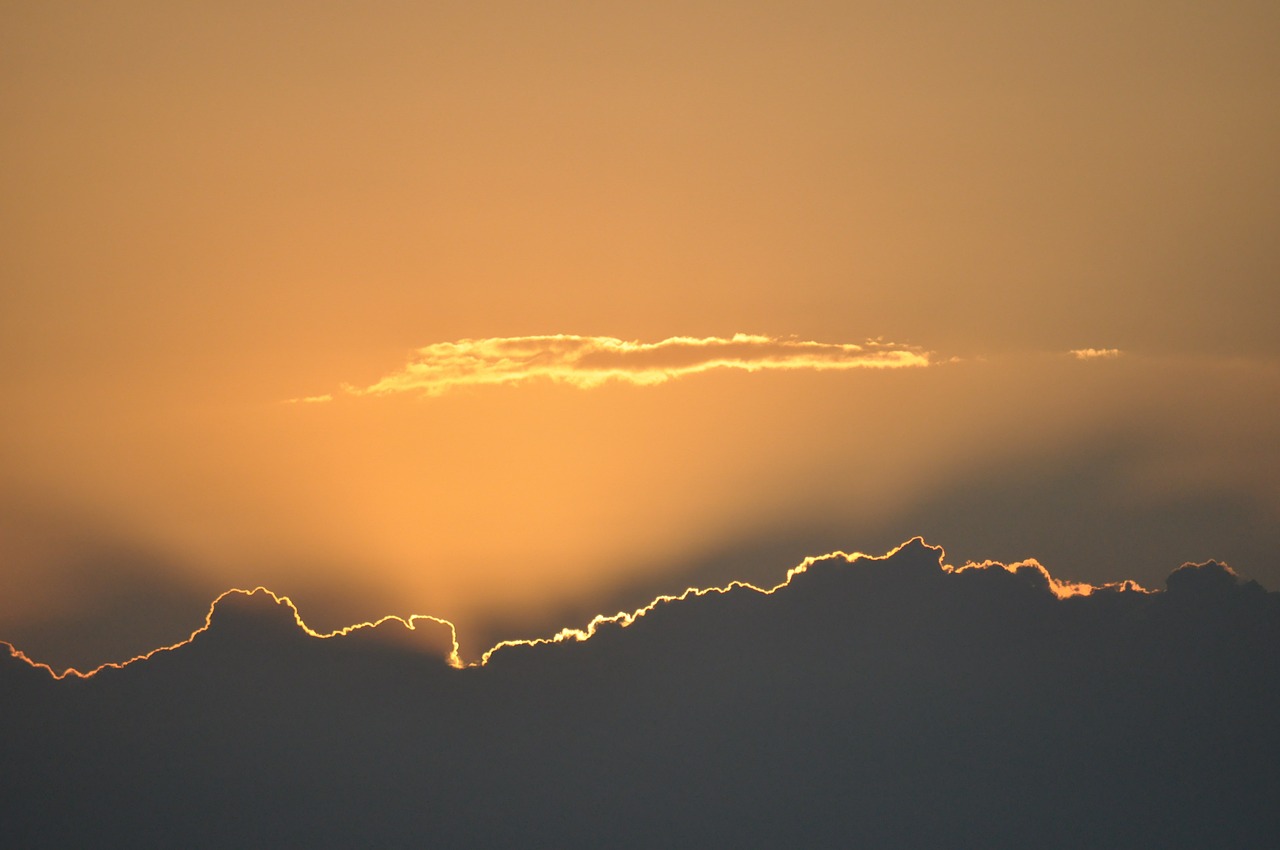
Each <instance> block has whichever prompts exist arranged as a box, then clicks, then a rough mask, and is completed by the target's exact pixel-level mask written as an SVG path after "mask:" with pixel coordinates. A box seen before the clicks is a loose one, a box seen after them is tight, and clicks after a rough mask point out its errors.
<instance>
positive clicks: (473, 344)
mask: <svg viewBox="0 0 1280 850" xmlns="http://www.w3.org/2000/svg"><path fill="white" fill-rule="evenodd" d="M927 365H929V355H928V353H927V352H924V351H921V350H920V349H918V348H915V347H913V346H907V345H897V344H894V343H884V342H866V343H862V344H853V343H825V342H808V341H803V340H797V339H776V338H774V337H769V336H759V335H753V334H734V336H733V337H732V338H730V339H725V338H722V337H705V338H701V339H699V338H696V337H671V338H670V339H664V340H662V341H661V342H652V343H646V342H636V341H626V340H621V339H617V338H614V337H607V336H574V335H568V334H557V335H554V336H521V337H496V338H492V339H464V340H459V341H458V342H440V343H435V344H434V345H428V346H426V347H424V348H420V349H418V350H417V352H416V353H415V357H414V359H412V360H411V361H410V362H409V363H407V364H405V366H404V367H403V368H402V369H400V370H399V371H397V372H395V373H393V374H390V375H388V376H386V377H385V378H383V379H382V380H380V381H378V382H377V383H375V384H372V385H370V386H368V387H364V388H359V387H347V388H346V389H347V390H348V391H349V392H351V393H353V394H356V395H387V394H391V393H403V392H422V393H426V394H427V395H439V394H441V393H443V392H446V391H448V390H451V389H453V388H455V387H463V386H478V385H486V384H519V383H524V382H526V381H533V380H548V381H555V382H558V383H563V384H570V385H572V386H575V387H580V388H582V389H591V388H593V387H598V386H600V385H601V384H604V383H606V382H607V381H611V380H614V381H624V382H626V383H631V384H638V385H642V386H650V385H653V384H661V383H664V382H666V381H670V380H673V379H675V378H680V377H683V376H685V375H693V374H697V373H699V372H709V371H711V370H712V369H740V370H743V371H746V372H759V371H764V370H796V369H803V370H813V371H833V370H843V369H888V368H900V367H906V366H927Z"/></svg>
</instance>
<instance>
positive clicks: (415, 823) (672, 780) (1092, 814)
mask: <svg viewBox="0 0 1280 850" xmlns="http://www.w3.org/2000/svg"><path fill="white" fill-rule="evenodd" d="M943 558H944V556H943V552H942V550H941V549H938V548H935V547H930V546H928V545H926V544H925V543H924V542H923V541H922V540H919V539H918V538H917V539H915V540H912V541H909V542H908V543H906V544H904V545H903V546H901V547H899V548H898V549H896V550H894V551H893V552H891V553H889V554H888V555H886V556H884V557H869V556H866V555H857V554H854V555H846V554H842V553H834V554H832V555H828V556H824V557H819V558H808V559H806V560H805V561H804V563H802V564H801V565H800V566H798V567H796V568H794V569H792V570H791V571H789V572H788V573H787V574H786V576H785V580H784V581H782V583H781V584H779V585H777V586H776V587H774V588H772V589H770V590H762V589H760V588H755V587H751V586H748V585H743V584H732V585H730V586H727V587H724V588H718V589H714V588H713V589H710V590H705V591H693V590H691V591H688V592H686V593H684V594H681V595H680V596H678V597H668V598H666V599H662V600H658V601H656V602H655V603H653V604H652V605H649V606H647V607H646V608H644V609H642V610H640V611H637V612H635V613H633V614H631V615H618V616H615V617H607V618H598V619H597V620H595V621H593V622H592V623H591V624H590V625H589V626H588V627H587V628H586V629H582V630H571V631H566V632H564V633H562V634H561V635H559V636H557V637H556V638H554V639H549V640H546V641H526V642H521V643H518V644H508V645H504V646H502V647H500V648H498V649H497V650H496V651H495V652H494V653H492V655H491V656H490V659H489V662H488V663H486V664H483V665H476V664H473V665H470V666H468V667H466V668H465V669H453V668H451V667H450V666H449V665H447V664H445V663H442V660H441V658H440V657H439V656H438V655H437V656H435V657H432V656H431V655H430V654H429V653H423V652H421V651H418V650H416V649H413V648H409V647H405V646H404V645H403V644H402V643H401V639H402V638H404V637H406V635H405V634H402V633H404V632H406V626H411V625H417V626H418V627H419V628H420V627H421V626H423V625H425V626H428V627H429V628H430V629H431V630H434V631H435V632H437V633H438V634H437V637H443V638H445V639H446V640H447V639H448V635H449V630H448V628H447V624H444V623H442V622H439V621H429V622H426V623H415V621H414V620H413V619H412V618H410V620H408V621H405V620H399V621H395V620H389V621H385V622H382V623H380V624H367V625H364V626H361V627H358V628H356V629H352V630H347V631H345V632H336V633H332V634H330V635H327V636H326V635H320V634H318V633H315V632H313V631H311V630H310V629H308V628H307V627H306V626H305V625H304V624H303V622H302V620H301V618H300V617H299V616H298V612H297V611H296V609H295V608H294V607H293V606H292V604H291V603H289V602H288V600H287V599H286V598H284V597H278V596H275V595H273V594H270V593H268V592H266V591H263V590H258V591H254V592H245V591H239V592H235V591H233V592H230V593H228V594H226V595H224V597H222V598H221V599H220V600H219V601H218V602H217V603H216V604H215V606H214V608H213V610H212V611H211V612H210V616H209V618H208V619H207V621H206V624H205V626H204V627H203V628H202V629H200V630H197V632H196V633H195V634H193V636H192V638H191V640H189V641H187V642H185V643H184V644H182V645H179V646H175V647H173V648H171V649H170V650H169V651H163V652H157V653H155V654H154V655H152V656H151V657H150V658H148V659H146V660H139V661H136V662H134V663H131V664H127V665H123V666H121V667H108V668H105V669H103V670H102V671H100V672H99V673H98V674H96V675H94V676H92V677H91V679H92V681H91V682H86V681H83V680H82V679H80V678H79V677H75V676H70V677H67V678H66V679H64V680H62V681H56V680H55V679H54V678H53V677H52V676H49V675H47V672H46V671H42V670H40V669H38V668H35V667H33V666H31V665H30V664H29V663H23V662H24V661H25V659H23V658H21V656H20V655H18V654H16V653H11V654H10V655H9V657H4V654H3V653H0V692H2V693H4V695H5V723H4V724H3V725H0V754H3V757H4V761H5V765H6V771H5V772H4V773H5V776H6V777H12V779H11V780H5V779H2V778H0V787H2V788H3V790H4V793H3V794H0V819H3V822H4V824H5V835H6V838H8V839H10V840H11V842H12V843H14V844H16V845H22V846H86V845H90V844H111V845H112V846H115V845H119V846H137V845H163V846H192V845H193V844H199V845H202V846H205V845H207V846H255V845H258V844H262V843H264V842H265V843H282V842H283V843H287V844H291V845H292V844H297V845H299V846H308V847H339V846H351V845H357V846H371V845H386V846H414V845H418V844H423V843H436V844H440V845H443V846H495V847H501V846H523V845H538V846H556V847H589V846H601V845H605V844H608V845H609V846H617V847H637V848H639V847H653V846H681V847H688V846H702V845H705V844H709V843H711V844H716V845H723V846H733V847H783V846H804V847H849V846H870V847H903V846H905V847H932V846H983V847H997V848H1014V847H1018V848H1021V847H1028V846H1037V847H1041V846H1052V847H1101V846H1114V847H1131V846H1161V847H1202V846H1211V845H1222V844H1224V843H1225V844H1228V845H1230V846H1237V847H1246V846H1249V847H1252V846H1259V847H1260V846H1270V845H1271V844H1273V843H1274V837H1275V834H1276V831H1277V829H1280V812H1278V811H1277V810H1276V807H1275V805H1274V799H1273V798H1274V792H1275V764H1276V763H1277V761H1278V760H1280V727H1278V726H1277V725H1276V723H1275V716H1276V712H1277V711H1280V664H1278V663H1277V661H1278V660H1280V658H1278V653H1280V595H1278V594H1275V593H1268V592H1266V591H1265V590H1263V589H1262V588H1261V587H1260V586H1258V585H1256V584H1254V583H1252V582H1248V583H1243V582H1241V581H1239V580H1238V578H1237V577H1236V576H1235V575H1234V574H1233V573H1232V572H1231V571H1230V570H1229V569H1228V568H1226V567H1225V566H1223V565H1221V564H1217V563H1206V564H1200V565H1188V566H1184V567H1182V568H1181V569H1179V570H1178V571H1177V572H1175V573H1174V575H1173V576H1171V577H1170V581H1169V589H1168V590H1167V591H1160V592H1143V591H1139V590H1137V589H1136V588H1134V587H1133V586H1131V585H1117V586H1113V587H1109V588H1095V589H1093V591H1092V592H1090V593H1088V594H1086V595H1081V594H1072V593H1064V592H1063V591H1064V588H1062V587H1057V586H1055V584H1054V583H1053V581H1052V580H1051V578H1050V577H1049V575H1048V574H1047V573H1046V572H1045V571H1044V570H1043V568H1041V567H1039V566H1038V565H1037V564H1034V563H1030V562H1027V563H1024V564H1022V565H1017V564H1014V565H1012V566H1010V567H1006V566H1004V565H1002V564H996V563H987V564H983V565H972V566H967V567H964V568H958V569H956V568H951V567H948V566H946V565H945V563H944V560H943ZM388 627H390V628H391V629H392V632H393V633H394V634H395V635H397V637H396V638H393V639H391V640H381V639H380V638H379V635H378V634H377V632H378V631H379V630H380V629H383V628H388ZM325 637H328V638H331V639H316V638H325ZM364 637H368V638H370V639H369V640H364V639H363V638H364ZM332 638H339V639H332ZM1206 777H1209V778H1211V780H1212V781H1206V779H1205V778H1206ZM922 812H926V813H927V817H924V816H921V813H922Z"/></svg>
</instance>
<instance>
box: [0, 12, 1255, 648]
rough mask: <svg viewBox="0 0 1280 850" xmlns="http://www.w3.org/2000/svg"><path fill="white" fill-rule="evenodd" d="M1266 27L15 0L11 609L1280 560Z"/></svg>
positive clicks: (1112, 17)
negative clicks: (926, 554)
mask: <svg viewBox="0 0 1280 850" xmlns="http://www.w3.org/2000/svg"><path fill="white" fill-rule="evenodd" d="M1278 41H1280V9H1278V8H1277V7H1276V6H1275V4H1272V3H1263V2H1230V0H1226V1H1225V2H1220V3H1214V4H1204V3H1180V2H1162V3H1155V2H1136V0H1118V2H1117V0H1113V1H1112V2H1107V3H1092V2H1084V3H1081V2H1073V3H1069V4H1068V3H1057V2H1048V3H1037V4H1019V3H1009V2H987V3H967V4H954V3H931V2H921V3H905V4H904V3H895V4H878V3H863V2H852V3H851V2H838V3H837V2H810V3H805V2H788V3H785V4H783V3H763V2H735V3H710V2H706V3H703V2H682V3H678V4H676V3H662V2H654V3H644V4H631V3H613V2H597V3H570V2H550V3H540V4H527V3H506V2H489V3H465V4H463V3H426V2H415V3H409V2H366V3H361V4H353V3H342V2H309V3H292V2H282V3H276V4H270V6H269V7H264V6H263V4H259V3H244V2H220V3H216V4H214V3H206V2H193V3H183V4H172V3H160V2H121V3H115V4H111V5H110V6H109V7H108V6H104V5H102V4H88V3H78V2H68V3H48V4H38V5H34V6H33V5H31V4H22V3H16V2H2V3H0V109H2V110H3V114H4V120H3V121H2V122H0V396H2V397H3V399H4V401H3V415H0V581H3V586H4V591H3V593H0V638H3V639H5V640H9V641H12V642H13V643H15V644H16V645H18V646H20V647H22V648H23V649H24V650H25V651H26V652H28V653H29V654H30V655H31V656H32V657H34V658H37V659H40V660H47V661H49V662H50V663H52V664H54V665H55V666H58V665H81V666H93V665H96V664H99V663H102V662H105V661H115V660H122V659H124V658H127V657H130V656H131V655H134V654H137V653H140V652H145V651H147V650H148V649H151V648H154V647H155V646H158V645H161V644H168V643H172V642H173V641H175V640H178V639H181V638H183V637H185V636H186V635H188V634H189V633H190V631H191V629H192V628H194V627H195V626H196V625H198V623H199V622H200V619H201V618H202V617H203V616H204V613H205V612H206V611H207V609H208V605H209V601H210V600H211V599H213V598H214V597H215V596H217V595H218V594H219V593H221V592H222V591H224V590H226V589H227V588H229V587H246V588H252V587H256V586H259V585H265V586H267V587H270V588H272V589H273V590H276V591H277V592H279V593H284V594H288V595H289V596H290V597H291V598H292V599H294V600H295V601H297V603H298V605H299V607H300V608H301V609H302V610H304V611H306V612H307V614H308V621H309V622H311V623H312V624H313V625H315V626H316V627H317V628H320V629H325V630H328V629H334V628H338V627H340V626H342V625H344V624H348V623H352V622H357V621H363V620H367V619H373V618H376V617H381V616H383V615H386V614H398V615H402V616H406V615H410V614H431V615H435V616H439V617H444V618H448V619H449V620H451V621H452V622H454V623H455V624H456V625H457V627H458V630H459V639H460V642H461V644H462V651H463V654H464V656H467V657H471V658H474V657H478V656H479V654H480V653H481V652H482V651H483V650H484V649H485V648H486V647H488V646H491V645H492V644H493V643H494V642H496V641H497V640H501V639H503V638H511V637H523V636H528V635H531V634H540V633H547V632H548V631H551V632H554V631H555V630H558V629H559V628H560V627H562V626H565V625H573V624H581V623H585V622H586V621H588V620H589V619H590V618H591V617H592V616H593V615H594V614H596V613H602V612H612V611H614V610H620V609H625V610H631V609H634V608H636V607H638V606H640V605H643V604H644V603H645V602H647V601H648V600H649V599H651V598H653V596H654V595H655V594H657V593H664V592H678V591H679V590H681V589H683V588H685V587H688V586H691V585H696V586H709V585H713V584H723V583H724V582H727V581H729V580H731V579H735V578H742V579H747V580H754V581H757V582H762V583H764V584H766V585H767V584H770V583H772V582H775V581H777V580H779V579H780V577H781V576H782V575H783V574H784V573H785V571H786V569H787V568H788V567H790V566H793V565H794V564H796V563H798V562H799V561H800V560H801V559H802V558H803V557H805V556H807V555H817V554H822V553H824V552H829V551H833V550H836V549H841V550H844V551H864V552H869V553H872V554H875V553H883V552H886V551H888V550H889V549H891V548H892V547H894V546H896V545H898V544H900V543H902V542H903V541H904V540H906V539H908V538H910V537H912V536H914V535H924V536H925V537H926V538H927V539H928V540H929V541H930V542H931V543H934V544H938V545H941V546H943V547H945V549H946V553H947V560H948V562H949V563H952V564H956V565H959V564H963V563H965V562H966V561H970V560H972V561H982V560H985V559H998V560H1002V561H1005V562H1008V563H1012V562H1014V561H1019V560H1023V559H1028V558H1035V559H1038V560H1039V561H1040V562H1041V563H1043V564H1044V565H1045V566H1046V567H1047V568H1048V569H1050V571H1051V572H1052V573H1053V574H1054V575H1055V576H1057V577H1059V578H1061V579H1064V580H1069V581H1084V582H1094V583H1101V582H1110V581H1118V580H1122V579H1134V580H1136V581H1138V582H1139V583H1141V584H1143V585H1147V586H1152V587H1160V586H1162V583H1163V580H1164V578H1165V577H1166V576H1167V575H1168V574H1169V573H1170V572H1171V571H1172V570H1173V569H1174V568H1176V567H1177V566H1178V565H1179V564H1181V563H1183V562H1184V561H1204V560H1207V559H1210V558H1214V559H1219V560H1222V561H1225V562H1228V563H1230V564H1231V566H1232V567H1233V568H1234V569H1235V570H1236V571H1237V572H1238V573H1239V574H1240V575H1241V576H1243V577H1245V578H1252V579H1256V580H1258V581H1259V582H1261V583H1262V584H1263V585H1265V586H1267V587H1269V588H1273V589H1274V588H1277V587H1280V562H1278V561H1277V560H1276V557H1275V554H1274V553H1275V552H1276V551H1277V549H1278V548H1280V479H1278V478H1277V473H1276V470H1278V469H1280V456H1278V453H1280V449H1277V447H1278V446H1280V409H1278V408H1277V405H1276V404H1275V402H1274V400H1275V399H1276V398H1278V397H1280V337H1278V336H1277V334H1276V333H1275V331H1274V323H1275V317H1276V316H1280V286H1277V281H1278V280H1280V248H1277V247H1276V242H1275V239H1274V222H1276V221H1277V220H1280V158H1277V157H1276V155H1275V151H1277V150H1280V55H1278V54H1277V52H1276V51H1275V49H1274V45H1275V44H1276V43H1277V42H1278Z"/></svg>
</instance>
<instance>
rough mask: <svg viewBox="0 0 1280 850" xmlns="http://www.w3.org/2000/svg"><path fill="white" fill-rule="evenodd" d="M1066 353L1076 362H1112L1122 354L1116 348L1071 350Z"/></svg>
mask: <svg viewBox="0 0 1280 850" xmlns="http://www.w3.org/2000/svg"><path fill="white" fill-rule="evenodd" d="M1068 353H1069V354H1071V355H1072V356H1073V357H1075V358H1076V359H1077V360H1114V359H1115V358H1117V357H1119V356H1120V355H1122V354H1124V352H1123V351H1121V350H1120V349H1118V348H1073V349H1071V351H1070V352H1068Z"/></svg>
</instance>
